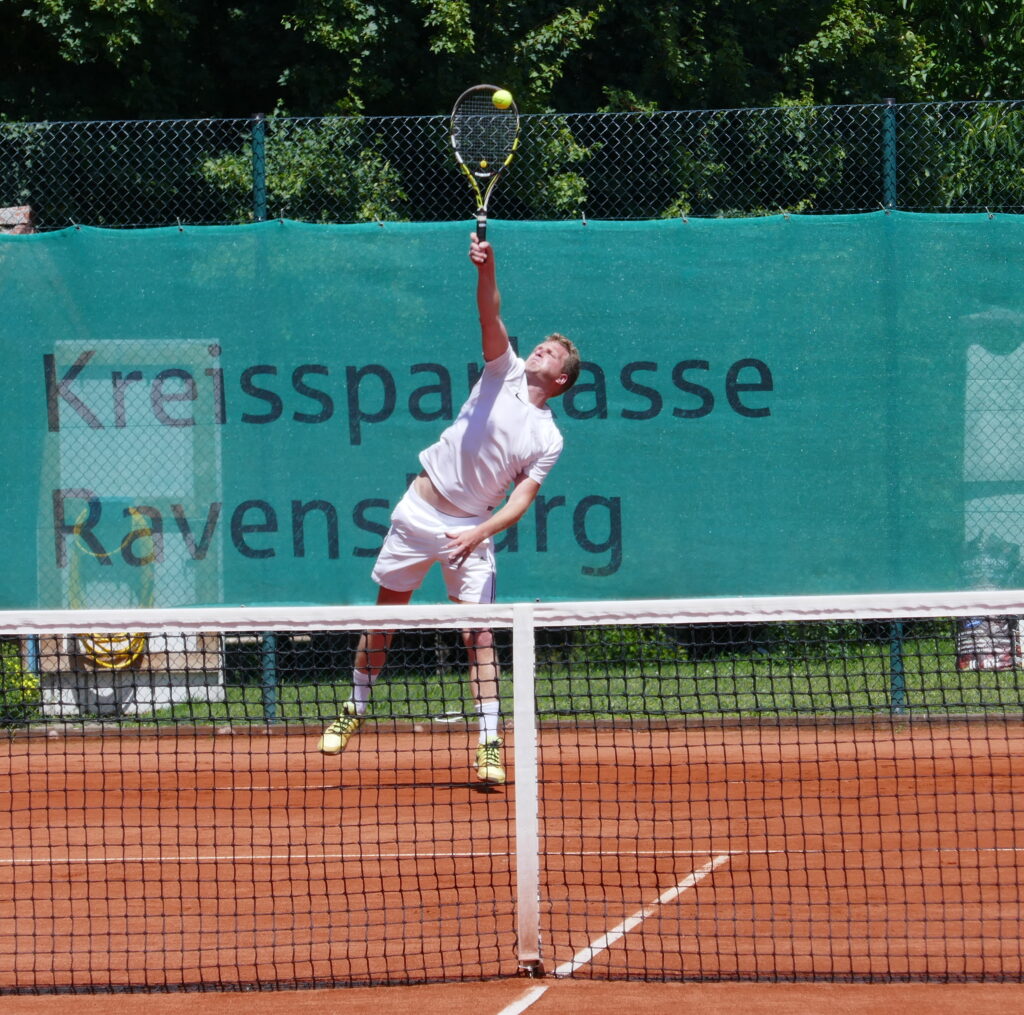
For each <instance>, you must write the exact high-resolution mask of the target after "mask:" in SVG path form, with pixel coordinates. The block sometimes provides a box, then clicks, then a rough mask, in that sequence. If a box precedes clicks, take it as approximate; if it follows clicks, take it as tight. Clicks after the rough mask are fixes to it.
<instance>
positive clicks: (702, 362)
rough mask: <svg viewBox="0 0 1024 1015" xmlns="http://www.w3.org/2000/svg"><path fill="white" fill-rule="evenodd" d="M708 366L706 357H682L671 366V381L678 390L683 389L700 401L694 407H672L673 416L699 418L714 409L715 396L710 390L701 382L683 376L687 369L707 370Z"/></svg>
mask: <svg viewBox="0 0 1024 1015" xmlns="http://www.w3.org/2000/svg"><path fill="white" fill-rule="evenodd" d="M710 366H711V365H710V364H709V363H708V361H707V360H706V359H684V360H683V361H682V362H681V363H677V364H676V365H675V367H673V369H672V383H673V384H674V385H675V386H676V387H677V388H678V389H679V390H680V391H685V392H686V393H687V394H688V395H696V396H697V397H698V398H699V399H700V401H701V404H700V406H699V407H698V408H695V409H678V408H676V409H673V410H672V415H673V416H678V417H679V418H680V419H700V417H701V416H706V415H707V414H708V413H709V412H711V410H712V409H714V407H715V396H714V395H713V394H711V391H710V390H709V389H708V388H706V387H704V385H703V384H694V383H693V382H692V381H688V380H687V379H686V377H685V376H684V375H685V374H686V371H687V370H708V369H710Z"/></svg>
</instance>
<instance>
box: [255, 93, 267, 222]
mask: <svg viewBox="0 0 1024 1015" xmlns="http://www.w3.org/2000/svg"><path fill="white" fill-rule="evenodd" d="M252 217H253V221H255V222H266V220H267V118H266V116H264V114H263V113H257V114H256V115H255V116H254V117H253V123H252Z"/></svg>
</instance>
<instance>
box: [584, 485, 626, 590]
mask: <svg viewBox="0 0 1024 1015" xmlns="http://www.w3.org/2000/svg"><path fill="white" fill-rule="evenodd" d="M595 508H596V509H602V508H604V509H606V510H607V525H608V536H607V538H606V539H605V540H604V541H602V542H598V541H597V540H595V539H593V538H592V537H591V535H590V532H589V530H588V528H587V518H588V516H589V514H590V512H591V511H592V510H594V509H595ZM572 530H573V535H575V537H576V542H577V543H578V544H579V546H580V549H582V550H586V552H587V553H608V554H610V556H609V559H608V563H607V564H605V565H603V566H602V567H586V566H584V567H582V568H580V570H581V571H582V572H583V574H589V575H593V576H594V577H597V578H604V577H606V576H607V575H610V574H615V572H616V571H618V569H619V568H620V567H621V566H622V506H621V503H620V501H619V498H618V497H600V496H598V495H596V494H593V495H591V496H589V497H584V498H583V499H582V500H581V501H580V502H579V504H577V505H576V510H575V511H574V512H573V516H572Z"/></svg>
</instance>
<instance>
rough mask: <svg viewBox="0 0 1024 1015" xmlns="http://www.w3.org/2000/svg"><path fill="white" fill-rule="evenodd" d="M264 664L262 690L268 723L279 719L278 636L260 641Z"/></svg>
mask: <svg viewBox="0 0 1024 1015" xmlns="http://www.w3.org/2000/svg"><path fill="white" fill-rule="evenodd" d="M260 656H261V658H262V662H263V670H262V681H261V688H262V691H263V718H264V720H265V721H266V722H274V721H275V720H276V719H277V635H276V634H271V633H267V634H264V635H263V637H262V638H261V639H260Z"/></svg>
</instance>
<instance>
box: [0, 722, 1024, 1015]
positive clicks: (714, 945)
mask: <svg viewBox="0 0 1024 1015" xmlns="http://www.w3.org/2000/svg"><path fill="white" fill-rule="evenodd" d="M311 738H312V739H311ZM312 742H315V731H313V730H310V729H306V728H292V729H290V730H289V729H286V728H285V727H283V726H282V727H279V728H277V729H272V730H271V731H270V732H266V731H264V730H259V731H256V732H244V733H243V732H235V733H232V734H229V735H220V734H216V733H214V732H213V731H212V730H209V729H207V730H192V731H186V730H182V729H178V730H176V731H174V732H170V731H168V732H165V733H154V732H152V731H151V730H150V731H148V732H126V731H121V732H120V733H114V734H94V735H88V734H87V735H82V734H81V733H80V732H76V733H73V734H69V735H62V736H18V737H14V738H12V739H10V740H9V741H8V751H7V752H5V754H4V756H3V760H2V767H3V772H2V775H3V781H2V785H3V786H4V787H5V790H4V793H5V795H6V794H9V800H8V801H6V802H5V806H4V807H3V808H2V811H3V814H4V822H5V827H4V828H3V829H0V845H2V847H3V851H4V858H3V860H2V863H0V876H2V877H3V880H4V883H5V887H4V891H3V898H4V901H3V902H2V903H0V937H2V940H3V942H4V947H3V955H2V957H0V989H2V990H4V991H5V992H19V993H20V992H29V991H31V992H44V993H46V992H65V991H68V990H73V991H75V992H76V993H77V992H80V991H81V992H87V993H88V992H94V991H107V990H111V989H113V990H117V991H119V992H120V991H125V990H128V991H143V990H155V991H179V990H180V989H181V988H191V989H194V990H198V991H202V994H201V995H199V994H196V995H194V997H195V998H196V1000H198V999H199V998H200V997H201V999H202V1003H203V1004H204V1007H205V1008H206V1009H207V1010H224V1011H232V1010H235V1009H233V1008H231V1005H232V1004H238V1003H242V1002H243V1001H244V1003H245V1004H246V1010H247V1011H248V1012H260V1011H274V1010H283V1009H281V1008H274V1007H268V1008H261V1007H257V1006H256V1005H255V1004H254V1000H255V999H254V998H253V997H252V996H251V995H249V994H247V995H246V996H245V997H244V998H242V997H239V996H238V992H239V991H254V990H256V991H260V995H259V1001H260V1002H261V1003H263V1002H266V1003H268V1004H271V1005H272V1004H274V1003H277V1004H286V1005H287V1010H303V1008H302V1007H301V1005H302V1004H305V1003H306V1002H307V1000H309V999H315V998H318V997H321V998H322V991H323V990H324V989H327V988H331V987H345V988H348V989H346V990H344V991H342V993H341V995H340V997H341V998H342V999H343V1001H344V1003H345V1006H346V1010H360V1009H358V1007H350V1006H351V1005H357V1004H358V1003H360V999H361V998H367V997H369V998H372V999H373V1000H372V1003H373V1004H374V1010H376V1011H384V1010H387V1009H386V1007H385V1003H386V999H387V998H391V997H399V998H403V1000H402V1001H401V1002H400V1004H401V1005H402V1006H403V1007H407V1006H408V1004H409V1000H408V999H409V997H410V996H411V997H414V998H415V997H422V998H427V997H430V998H436V997H438V996H441V997H444V998H445V1001H444V1004H445V1005H446V1006H447V1007H449V1008H451V1009H452V1010H453V1011H456V1010H459V1009H458V1008H457V1004H458V1000H457V999H458V998H460V997H466V998H469V999H471V1000H470V1001H469V1002H468V1004H469V1007H471V1008H472V1010H474V1011H476V1012H479V1011H482V1010H494V1011H500V1010H502V1008H503V1007H504V1006H505V1004H513V1003H514V1002H516V999H517V998H518V999H520V1000H522V998H524V997H526V995H527V994H528V993H529V992H530V991H531V990H532V989H534V988H535V987H537V986H538V985H540V986H544V987H547V988H548V989H547V991H545V992H542V993H538V994H537V995H536V997H535V998H534V1000H533V1001H532V1002H531V1005H530V1008H531V1010H533V1011H536V1012H544V1011H545V1010H552V1011H553V1010H559V1009H558V1008H554V1007H547V1006H548V1005H550V1004H551V1003H552V1002H553V1001H556V1003H558V1004H560V1005H561V1004H570V1003H571V1005H572V1006H573V1007H575V1006H576V1005H577V1003H579V1004H580V1005H581V1006H585V1007H587V1008H588V1009H589V1010H590V1011H592V1012H596V1011H601V1010H604V1009H602V1008H601V1007H600V1005H601V1004H602V1003H604V1002H603V1001H602V1000H601V999H602V998H603V997H605V996H606V992H607V996H610V997H612V998H617V999H619V1000H613V1001H610V1002H609V1007H608V1009H607V1010H609V1011H610V1010H612V1007H615V1006H620V1007H621V1004H622V1003H624V1002H623V1001H622V1000H621V999H622V998H623V997H626V996H628V997H630V998H633V997H640V998H646V999H647V1000H641V1001H640V1002H638V1004H643V1005H644V1006H645V1007H647V1008H648V1009H649V1010H660V1009H657V1008H656V1006H657V1005H659V1004H661V1003H662V1001H661V1000H660V999H661V998H668V999H669V1000H668V1001H667V1002H666V1004H668V1005H670V1006H674V1005H676V1004H677V1003H679V1002H680V1000H681V999H682V998H683V997H684V996H686V997H687V998H688V999H692V998H695V997H699V998H704V1000H701V1001H700V1002H699V1003H700V1005H701V1006H702V1007H704V1008H707V1007H708V1004H717V1003H719V1001H717V1000H714V999H716V998H717V999H723V1000H722V1002H721V1003H723V1004H731V1003H733V1002H732V1000H731V998H733V997H734V996H736V995H735V994H734V992H736V991H741V992H742V993H741V994H740V995H739V997H740V1000H739V1001H738V1002H737V1003H741V1004H742V1005H743V1007H744V1010H747V1011H756V1010H766V1011H768V1010H773V1009H772V1008H770V1007H769V1008H764V1009H757V1008H752V1007H751V1006H750V1005H751V1002H750V998H757V999H761V1001H759V1002H758V1003H762V1002H763V1003H766V1004H770V1003H774V1001H772V999H773V998H774V999H778V998H782V997H789V998H790V1000H789V1001H788V1002H787V1004H788V1005H789V1006H790V1009H792V1007H793V1005H794V1003H803V1002H796V999H797V998H800V997H802V998H812V997H825V996H827V997H829V998H830V999H831V998H836V997H838V998H840V999H842V998H849V999H850V1001H849V1003H858V1004H859V1003H860V1001H859V1000H857V999H858V998H859V999H861V1000H863V999H865V998H867V997H869V996H883V997H895V996H897V994H895V993H885V992H886V991H888V992H893V991H897V990H898V989H900V990H903V991H904V992H906V997H907V998H911V997H915V996H924V997H928V998H931V999H932V1000H930V1001H929V1010H932V1011H941V1010H943V1009H942V1008H941V1007H938V1006H937V1004H941V1003H944V1000H943V1001H939V1002H936V1000H935V999H938V998H941V999H951V998H953V997H960V998H962V997H964V996H965V995H964V994H963V991H973V993H971V994H969V995H967V996H970V997H971V998H972V999H973V1000H972V1001H971V1002H970V1004H969V1005H968V1008H969V1010H972V1011H981V1010H983V1008H982V1007H979V1004H980V1003H981V1002H982V1001H983V999H984V998H987V997H992V998H995V999H998V1003H999V1004H1002V1003H1003V1002H1004V1001H1005V1000H1006V999H1007V998H1008V997H1014V998H1019V997H1020V996H1021V995H1020V991H1019V988H1017V987H1015V986H1013V985H1012V984H1000V983H996V982H993V983H989V984H985V985H981V986H974V985H971V984H959V985H958V984H957V981H973V980H988V981H1001V980H1002V981H1014V980H1018V979H1019V978H1020V977H1021V972H1022V970H1021V955H1022V943H1024V942H1022V940H1021V938H1022V929H1021V921H1020V905H1021V891H1020V885H1021V882H1022V878H1021V858H1022V855H1024V854H1022V848H1024V829H1022V827H1021V826H1022V821H1024V818H1022V816H1021V814H1020V813H1018V812H1017V811H1016V810H1015V806H1014V794H1013V789H1012V787H1013V785H1014V784H1015V780H1016V779H1019V778H1020V776H1021V770H1022V766H1024V725H1022V724H1021V723H1020V722H1019V721H1001V720H992V719H989V720H986V721H957V722H953V721H936V720H932V721H928V722H918V723H903V724H894V723H891V722H884V723H868V722H861V723H847V724H843V723H836V722H814V723H811V722H808V723H788V724H787V723H760V724H755V723H749V724H742V723H741V724H735V725H724V724H712V725H685V724H684V725H678V726H674V727H672V726H661V727H660V728H659V727H657V726H654V725H651V724H648V725H646V726H644V727H641V728H638V727H637V726H632V727H628V728H627V727H616V726H599V725H593V724H592V725H590V726H580V725H578V724H576V725H572V726H571V727H570V726H559V725H552V726H547V727H544V726H542V727H541V730H540V785H539V797H540V801H541V805H540V832H541V892H540V906H539V920H540V939H541V942H542V960H543V964H544V969H545V971H546V973H547V976H546V977H545V978H544V979H543V980H531V979H525V978H523V979H520V978H518V974H519V964H518V960H517V929H516V912H515V898H516V891H515V867H516V861H515V821H514V809H513V803H514V799H515V792H516V790H515V786H514V784H509V785H508V786H506V787H503V788H501V789H486V788H484V787H481V786H479V785H476V784H474V783H473V782H471V781H470V768H469V760H470V748H471V745H470V742H469V739H468V737H467V735H466V731H465V729H464V728H461V727H460V728H458V729H455V730H453V729H452V728H450V727H440V728H439V727H438V726H436V725H434V726H426V727H419V728H401V727H395V726H394V725H388V726H384V725H382V726H381V727H379V728H377V729H368V730H366V732H365V733H364V734H362V735H361V736H360V737H359V738H358V741H357V743H356V744H354V746H353V749H351V750H350V751H348V752H346V754H345V755H343V756H342V757H341V758H325V757H323V756H321V755H320V754H318V753H317V752H316V751H315V750H311V749H310V748H311V743H312ZM625 980H634V981H648V982H642V983H634V984H629V983H623V982H621V981H625ZM442 981H444V982H442ZM462 981H468V982H462ZM600 981H617V982H611V983H608V984H604V983H602V982H600ZM676 981H679V982H676ZM719 981H726V982H719ZM728 981H793V984H792V985H791V986H786V985H785V984H782V983H774V982H770V983H756V982H755V983H747V984H745V985H744V984H735V983H733V984H730V983H729V982H728ZM818 981H839V982H838V983H824V982H818ZM891 981H896V983H897V984H898V983H899V981H921V985H920V986H916V985H914V984H907V985H903V986H901V987H897V986H896V985H891ZM928 981H943V982H928ZM946 981H951V982H946ZM846 982H849V984H850V986H848V987H846V988H845V989H844V986H843V985H844V983H846ZM864 983H869V984H870V983H874V984H877V986H871V987H868V986H864V985H863V984H864ZM407 984H424V985H421V986H408V987H406V986H404V985H407ZM274 988H293V989H287V990H284V991H282V992H281V993H280V994H277V995H271V996H270V997H269V998H268V997H267V995H266V994H265V993H264V992H265V991H268V990H273V989H274ZM294 988H299V989H298V990H296V989H294ZM368 988H369V990H368ZM917 990H920V991H923V992H924V993H923V994H922V995H917V994H914V991H917ZM210 991H213V992H223V997H218V998H217V1003H218V1004H224V1005H225V1007H224V1008H223V1009H220V1008H217V1009H214V1008H213V1007H212V1006H211V1005H210V1001H211V997H210V994H209V993H208V992H210ZM410 991H411V992H412V993H411V994H410V993H409V992H410ZM874 991H882V994H874V993H869V992H874ZM637 992H639V993H637ZM685 992H689V993H688V994H687V993H685ZM232 995H234V996H232ZM570 995H571V997H572V998H574V999H575V998H577V997H582V998H584V1000H582V1001H577V1000H572V1001H571V1002H570V1001H569V997H570ZM192 996H193V995H180V994H176V995H175V996H174V997H173V998H171V999H168V1000H171V1001H173V1003H175V1005H176V1010H180V1009H181V1007H182V1006H183V1005H184V1004H186V1003H187V1002H188V1001H189V998H190V997H192ZM900 996H902V995H900ZM558 998H561V999H562V1000H561V1001H557V999H558ZM93 1000H94V1002H96V1003H98V1002H100V1001H102V1000H103V999H102V998H99V999H93ZM107 1000H108V1001H109V998H108V999H107ZM144 1000H145V1003H146V1004H147V1006H148V1007H147V1010H148V1011H154V1010H159V1009H158V1008H154V1007H153V1002H156V1001H159V1000H160V998H158V997H147V998H145V999H144ZM12 1001H14V998H5V1009H7V1010H12V1011H13V1010H18V1009H16V1008H14V1007H12V1006H11V1002H12ZM80 1002H81V1005H82V1007H78V1005H79V1003H80ZM16 1003H17V1004H18V1005H25V1006H26V1007H23V1008H22V1009H21V1010H25V1011H30V1010H36V1009H34V1008H32V1007H31V1005H32V1004H38V1005H42V1004H45V999H42V998H39V999H36V998H21V999H18V1000H17V1002H16ZM88 1003H89V1002H88V999H86V998H79V999H76V1002H75V1004H76V1010H81V1011H88V1010H90V1009H89V1008H88V1007H87V1006H86V1005H87V1004H88ZM130 1003H131V999H130V998H128V997H125V996H121V997H119V999H118V1008H119V1010H123V1011H129V1010H130V1007H129V1005H130ZM309 1003H311V1004H313V1003H320V1002H316V1001H312V1000H310V1001H309ZM628 1003H630V1004H632V1003H633V1002H632V1001H630V1002H628ZM686 1003H690V1002H689V1000H687V1002H686ZM807 1003H808V1004H811V1006H812V1007H810V1008H808V1009H807V1010H813V1006H814V1004H816V1002H811V1001H808V1002H807ZM844 1003H847V1002H846V1001H843V1000H838V1001H834V1000H829V1001H828V1003H827V1006H828V1007H831V1008H835V1010H836V1011H844V1010H851V1011H854V1010H879V1009H877V1008H876V1009H858V1008H849V1009H846V1008H843V1007H841V1005H842V1004H844ZM908 1003H910V1002H909V1000H908ZM961 1003H962V1002H961ZM985 1003H988V1002H987V1001H986V1002H985ZM431 1004H432V1002H427V1007H430V1006H431ZM887 1004H888V1003H887ZM1011 1007H1012V1005H1011ZM96 1010H100V1009H96ZM561 1010H566V1009H564V1008H563V1009H561ZM666 1010H668V1009H666ZM708 1010H722V1011H725V1010H729V1009H728V1008H721V1009H714V1008H713V1007H712V1008H709V1009H708ZM883 1010H893V1009H891V1008H888V1007H886V1008H885V1009H883ZM992 1010H1007V1009H1005V1008H1004V1009H992Z"/></svg>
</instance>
